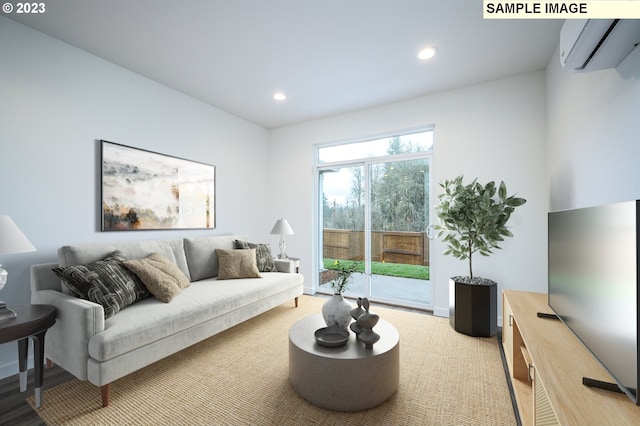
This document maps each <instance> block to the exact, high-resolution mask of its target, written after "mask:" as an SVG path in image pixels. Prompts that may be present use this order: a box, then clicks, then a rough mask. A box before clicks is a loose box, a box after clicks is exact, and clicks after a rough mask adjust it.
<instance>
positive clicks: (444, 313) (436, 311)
mask: <svg viewBox="0 0 640 426" xmlns="http://www.w3.org/2000/svg"><path fill="white" fill-rule="evenodd" d="M433 315H435V316H437V317H445V318H449V307H448V306H447V307H446V308H439V307H437V306H436V307H434V308H433Z"/></svg>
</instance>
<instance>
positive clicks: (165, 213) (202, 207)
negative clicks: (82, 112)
mask: <svg viewBox="0 0 640 426" xmlns="http://www.w3.org/2000/svg"><path fill="white" fill-rule="evenodd" d="M100 142H101V145H102V147H101V148H102V231H134V230H152V229H213V228H215V224H216V220H215V217H216V216H215V206H216V203H215V199H216V198H215V195H216V193H215V188H216V170H215V166H213V165H210V164H204V163H200V162H197V161H190V160H185V159H183V158H177V157H173V156H170V155H164V154H159V153H157V152H152V151H146V150H143V149H138V148H133V147H130V146H125V145H120V144H117V143H114V142H109V141H104V140H103V141H100Z"/></svg>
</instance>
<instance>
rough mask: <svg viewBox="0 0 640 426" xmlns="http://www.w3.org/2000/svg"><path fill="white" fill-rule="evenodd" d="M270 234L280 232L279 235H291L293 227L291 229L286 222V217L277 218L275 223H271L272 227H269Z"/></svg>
mask: <svg viewBox="0 0 640 426" xmlns="http://www.w3.org/2000/svg"><path fill="white" fill-rule="evenodd" d="M271 233H272V234H280V235H293V229H291V225H289V222H287V219H282V218H280V219H278V220H276V223H275V225H273V229H271Z"/></svg>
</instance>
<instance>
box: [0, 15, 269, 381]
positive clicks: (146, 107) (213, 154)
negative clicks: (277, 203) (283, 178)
mask: <svg viewBox="0 0 640 426" xmlns="http://www.w3.org/2000/svg"><path fill="white" fill-rule="evenodd" d="M0 58H1V59H0V182H1V184H2V191H1V193H0V200H1V201H0V214H8V215H10V216H11V218H12V219H13V220H14V221H15V222H16V224H17V225H18V226H19V227H20V228H21V229H22V231H23V232H24V233H25V234H26V236H27V237H28V238H29V240H30V241H31V242H32V243H33V244H34V246H36V248H37V249H38V251H37V252H35V253H25V254H13V255H3V256H0V263H2V264H3V265H4V267H5V269H7V271H8V272H9V280H8V283H7V286H6V287H5V288H4V289H3V290H2V292H0V300H4V301H6V302H7V303H8V304H9V305H17V304H28V303H29V302H30V294H31V292H30V289H29V265H31V264H33V263H41V262H48V261H55V260H56V248H57V247H59V246H61V245H63V244H65V243H79V242H93V241H104V240H127V239H140V238H142V239H152V238H176V237H180V236H185V235H190V236H193V235H213V234H228V233H235V232H238V233H246V234H248V235H250V236H251V237H252V239H253V238H255V240H260V241H266V242H271V243H277V238H276V237H274V236H271V235H269V234H268V233H269V231H270V230H271V226H273V222H274V221H275V218H273V217H270V216H269V217H265V215H264V214H261V212H260V210H259V209H257V208H256V206H264V205H266V204H267V203H268V201H269V198H268V188H269V185H268V180H267V178H268V165H267V163H266V161H265V158H266V157H267V154H268V145H267V144H268V132H267V131H266V130H265V129H263V128H261V127H258V126H255V125H253V124H250V123H248V122H246V121H243V120H240V119H238V118H236V117H234V116H231V115H229V114H226V113H224V112H222V111H220V110H218V109H216V108H213V107H211V106H208V105H206V104H203V103H201V102H199V101H197V100H194V99H192V98H189V97H187V96H184V95H182V94H180V93H178V92H175V91H173V90H171V89H168V88H166V87H165V86H162V85H160V84H158V83H155V82H153V81H150V80H147V79H145V78H142V77H140V76H138V75H136V74H134V73H131V72H129V71H127V70H125V69H123V68H120V67H118V66H115V65H113V64H111V63H109V62H106V61H104V60H102V59H100V58H97V57H95V56H92V55H90V54H88V53H86V52H83V51H81V50H78V49H76V48H74V47H71V46H69V45H67V44H64V43H62V42H60V41H58V40H56V39H53V38H50V37H48V36H45V35H43V34H41V33H39V32H36V31H34V30H31V29H29V28H27V27H25V26H22V25H21V24H18V23H16V22H14V21H11V20H9V19H6V18H4V17H0ZM99 139H106V140H110V141H113V142H118V143H121V144H125V145H131V146H136V147H139V148H144V149H149V150H152V151H157V152H161V153H165V154H170V155H174V156H178V157H183V158H187V159H192V160H197V161H202V162H205V163H209V164H214V165H216V166H217V167H216V176H217V188H216V189H217V197H216V204H217V208H216V213H217V229H215V230H200V231H140V232H122V233H113V232H111V233H102V232H100V231H99V225H100V223H99V214H100V202H99V198H100V147H99V143H98V142H97V141H98V140H99ZM248 153H251V154H250V155H248ZM17 371H18V368H17V345H16V344H15V342H12V343H5V344H2V345H0V378H1V377H6V376H8V375H11V374H15V373H17Z"/></svg>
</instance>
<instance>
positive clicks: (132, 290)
mask: <svg viewBox="0 0 640 426" xmlns="http://www.w3.org/2000/svg"><path fill="white" fill-rule="evenodd" d="M124 260H125V258H124V256H123V255H122V253H121V252H120V251H119V250H116V251H114V252H113V253H111V254H110V255H108V256H107V257H105V258H104V259H102V260H98V261H96V262H93V263H89V264H87V265H74V266H67V267H64V268H63V267H56V268H53V272H55V273H56V275H57V276H58V277H60V279H61V280H62V281H63V282H64V283H65V285H66V286H67V287H68V288H69V290H71V292H72V293H73V295H74V296H76V297H79V298H80V299H85V300H89V301H91V302H94V303H97V304H99V305H102V307H103V308H104V318H105V319H107V318H109V317H112V316H113V315H115V314H116V313H118V312H119V311H120V310H122V309H124V308H126V307H127V306H129V305H131V304H133V303H135V302H137V301H138V300H142V299H144V298H145V297H147V296H149V291H148V290H147V288H146V287H145V286H144V284H143V283H142V281H140V279H139V278H138V277H137V276H136V274H134V273H133V272H131V271H130V270H128V269H127V268H125V267H124V265H123V264H122V262H123V261H124Z"/></svg>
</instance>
